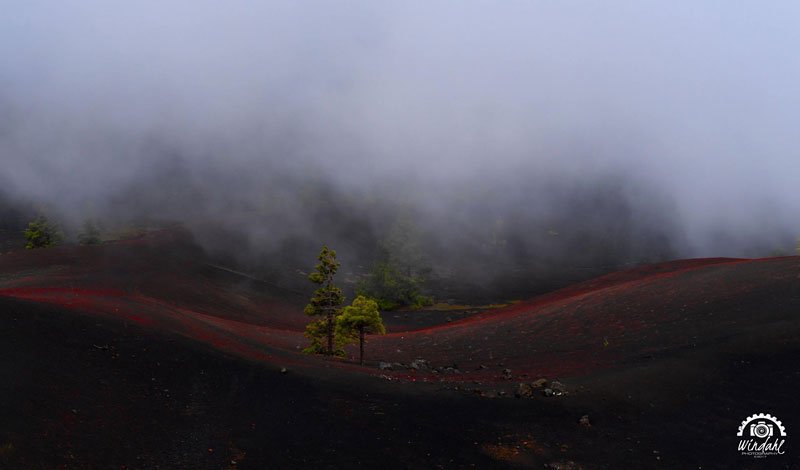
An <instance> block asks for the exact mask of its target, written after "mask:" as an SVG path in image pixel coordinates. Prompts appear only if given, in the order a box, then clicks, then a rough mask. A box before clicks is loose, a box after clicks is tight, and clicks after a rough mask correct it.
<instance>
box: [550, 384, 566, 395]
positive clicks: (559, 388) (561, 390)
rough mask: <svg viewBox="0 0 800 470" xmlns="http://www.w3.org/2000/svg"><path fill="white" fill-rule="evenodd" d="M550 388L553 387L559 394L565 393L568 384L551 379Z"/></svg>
mask: <svg viewBox="0 0 800 470" xmlns="http://www.w3.org/2000/svg"><path fill="white" fill-rule="evenodd" d="M549 388H552V389H553V391H554V392H559V393H558V395H564V394H566V393H567V386H566V385H564V384H562V383H561V382H559V381H557V380H552V381H550V387H549Z"/></svg>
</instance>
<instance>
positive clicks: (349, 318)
mask: <svg viewBox="0 0 800 470" xmlns="http://www.w3.org/2000/svg"><path fill="white" fill-rule="evenodd" d="M368 334H380V335H383V334H386V328H384V326H383V320H382V319H381V315H380V313H379V312H378V303H377V302H375V301H374V300H372V299H368V298H366V297H364V296H363V295H359V296H358V297H356V298H355V300H353V304H352V305H350V306H347V307H345V309H344V312H342V315H341V316H339V318H338V319H337V320H336V337H337V338H342V340H343V341H344V340H345V338H346V339H347V341H348V342H355V340H358V345H359V363H360V364H361V365H362V366H363V365H364V343H365V342H366V335H368Z"/></svg>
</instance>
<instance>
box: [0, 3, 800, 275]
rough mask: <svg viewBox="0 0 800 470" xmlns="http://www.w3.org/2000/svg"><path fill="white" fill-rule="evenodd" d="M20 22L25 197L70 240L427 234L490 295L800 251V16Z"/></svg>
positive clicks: (181, 15) (614, 9)
mask: <svg viewBox="0 0 800 470" xmlns="http://www.w3.org/2000/svg"><path fill="white" fill-rule="evenodd" d="M3 10H4V12H3V15H1V16H0V57H2V59H3V60H2V63H0V158H2V170H0V184H2V193H3V194H4V195H5V197H6V198H9V199H10V200H11V201H15V202H19V203H20V204H22V203H24V204H30V205H34V206H36V207H39V208H45V210H47V211H49V212H50V213H52V214H57V216H58V217H59V218H60V220H62V223H63V224H64V225H65V226H66V227H69V226H70V225H72V226H78V225H79V224H80V223H81V222H82V221H83V220H84V219H85V218H87V217H93V218H97V219H99V220H105V221H106V223H108V224H112V223H115V222H116V223H119V222H120V221H126V220H145V219H146V220H161V221H180V222H182V223H184V224H186V225H187V226H188V227H190V229H191V230H192V231H193V232H194V233H195V235H196V237H197V239H198V240H199V241H200V242H201V243H203V244H204V245H205V246H207V247H208V248H209V250H210V251H214V252H220V253H222V252H225V253H227V255H228V256H230V257H231V259H232V260H236V261H238V262H240V263H241V262H243V261H245V260H249V262H250V263H251V264H252V265H260V266H262V267H263V266H267V265H269V264H270V262H275V260H276V259H277V257H284V258H285V260H290V261H286V262H288V263H289V264H292V263H295V264H296V260H299V259H304V258H303V257H306V256H307V255H308V254H309V253H311V252H313V251H314V249H318V246H319V245H320V244H321V243H329V244H331V245H334V247H339V248H340V250H343V256H344V257H345V258H346V259H347V258H348V257H349V259H350V260H352V261H351V264H353V265H355V264H357V263H368V262H369V261H370V259H371V257H372V256H373V253H374V251H375V250H376V249H377V247H378V246H379V245H380V240H382V239H385V237H387V236H388V235H387V234H389V233H390V232H391V231H392V227H393V226H394V227H398V225H397V223H398V220H410V221H412V223H411V225H412V227H413V230H414V231H415V232H418V236H419V237H420V239H421V240H422V241H423V245H424V247H425V251H426V252H427V256H428V257H429V259H430V260H431V262H432V263H434V264H437V265H440V266H442V268H441V269H442V272H444V271H447V270H448V269H463V270H466V271H465V272H470V273H472V274H473V275H474V276H473V277H474V278H475V279H476V280H480V279H486V278H490V277H492V276H494V275H496V274H497V273H496V272H495V271H497V270H503V269H505V267H508V269H518V267H519V266H520V265H528V266H532V265H537V263H543V262H546V263H548V264H547V266H557V265H562V266H565V265H568V266H571V267H575V268H581V267H587V266H595V267H602V266H624V265H628V264H631V263H636V262H642V261H646V260H657V259H669V258H679V257H694V256H766V255H768V254H770V253H773V252H774V253H781V252H785V253H787V254H788V253H791V252H792V250H793V243H794V240H795V239H796V237H797V235H798V234H800V217H798V214H799V213H800V210H799V209H800V197H799V196H798V189H797V182H798V181H800V164H798V160H799V158H798V157H800V155H798V149H800V133H798V132H797V130H796V127H797V123H798V122H800V88H798V86H797V83H800V61H798V59H797V50H798V48H800V37H799V36H800V31H799V30H798V29H797V27H796V25H797V24H800V6H798V5H797V4H796V3H795V2H788V1H786V2H770V3H769V4H764V3H763V2H722V1H719V2H714V1H708V2H678V3H675V2H663V3H657V2H639V1H614V2H608V1H605V2H600V1H597V2H589V1H587V2H546V1H540V2H502V3H500V2H492V3H490V2H437V3H430V2H397V3H392V4H390V3H389V2H315V3H306V2H225V3H222V2H211V1H185V2H177V1H167V2H165V1H159V2H155V1H154V2H147V1H142V2H124V3H123V2H103V1H81V2H67V1H64V2H37V1H18V2H15V1H9V2H4V9H3ZM282 259H283V258H282ZM253 260H258V262H254V261H253ZM355 260H358V261H357V262H356V261H355ZM447 260H450V261H451V262H450V263H449V268H448V261H447ZM453 260H458V262H455V261H453ZM311 261H313V258H312V260H311ZM353 269H354V268H353Z"/></svg>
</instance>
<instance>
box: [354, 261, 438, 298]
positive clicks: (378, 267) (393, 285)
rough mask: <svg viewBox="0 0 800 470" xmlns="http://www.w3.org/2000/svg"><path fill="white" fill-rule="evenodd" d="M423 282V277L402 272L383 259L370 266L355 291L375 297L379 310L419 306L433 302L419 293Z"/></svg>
mask: <svg viewBox="0 0 800 470" xmlns="http://www.w3.org/2000/svg"><path fill="white" fill-rule="evenodd" d="M423 282H424V278H423V277H421V276H410V275H407V274H403V273H402V272H400V271H399V270H398V269H397V268H395V267H394V266H392V265H391V264H390V263H389V262H386V261H384V262H378V263H376V264H375V265H374V266H373V267H372V270H371V271H370V273H369V275H368V276H367V277H366V278H364V279H362V280H361V282H359V284H358V286H357V288H356V293H357V294H358V295H363V296H366V297H371V298H373V299H375V300H376V302H377V304H378V307H379V308H380V309H381V310H394V309H397V308H400V307H403V306H410V307H412V308H421V307H424V306H426V305H432V304H433V299H432V298H431V297H428V296H425V295H422V294H421V293H420V286H421V284H422V283H423Z"/></svg>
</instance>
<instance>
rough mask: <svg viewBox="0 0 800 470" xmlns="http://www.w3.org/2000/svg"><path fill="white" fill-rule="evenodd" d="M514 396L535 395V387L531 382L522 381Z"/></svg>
mask: <svg viewBox="0 0 800 470" xmlns="http://www.w3.org/2000/svg"><path fill="white" fill-rule="evenodd" d="M514 396H515V397H517V398H530V397H532V396H533V387H531V386H530V385H529V384H526V383H524V382H521V383H520V384H519V385H517V391H516V392H514Z"/></svg>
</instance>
